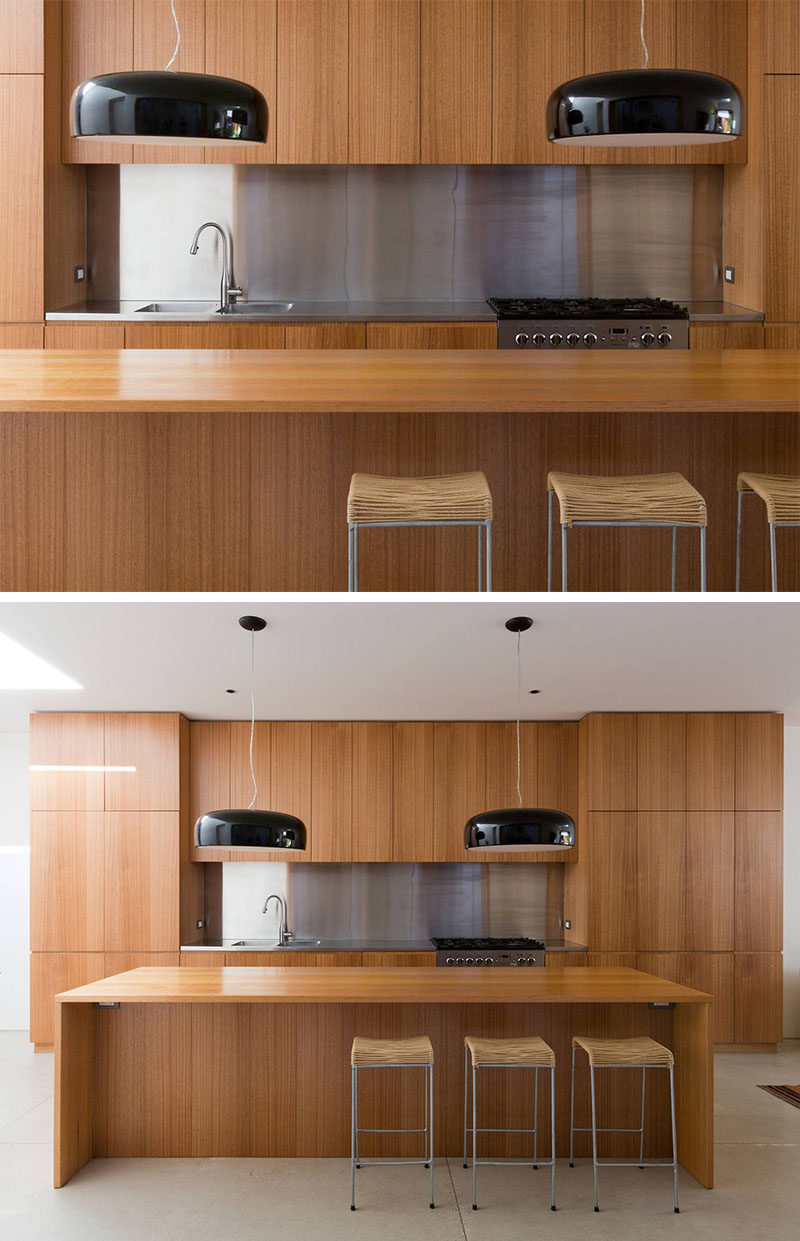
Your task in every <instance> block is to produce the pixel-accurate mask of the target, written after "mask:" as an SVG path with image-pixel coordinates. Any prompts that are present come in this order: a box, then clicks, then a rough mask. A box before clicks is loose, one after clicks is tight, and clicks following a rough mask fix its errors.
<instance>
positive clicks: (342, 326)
mask: <svg viewBox="0 0 800 1241" xmlns="http://www.w3.org/2000/svg"><path fill="white" fill-rule="evenodd" d="M285 332H286V348H287V349H365V348H366V344H367V329H366V324H364V323H349V322H347V323H287V324H286V328H285Z"/></svg>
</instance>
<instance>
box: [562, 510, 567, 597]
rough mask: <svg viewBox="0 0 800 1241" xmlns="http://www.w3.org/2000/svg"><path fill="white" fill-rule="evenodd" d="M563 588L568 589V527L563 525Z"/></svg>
mask: <svg viewBox="0 0 800 1241" xmlns="http://www.w3.org/2000/svg"><path fill="white" fill-rule="evenodd" d="M561 589H562V591H565V590H566V589H567V527H566V525H562V527H561Z"/></svg>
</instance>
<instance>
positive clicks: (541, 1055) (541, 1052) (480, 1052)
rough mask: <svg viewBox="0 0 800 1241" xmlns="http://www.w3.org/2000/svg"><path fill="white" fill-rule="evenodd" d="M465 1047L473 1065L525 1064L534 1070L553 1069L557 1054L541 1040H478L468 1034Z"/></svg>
mask: <svg viewBox="0 0 800 1241" xmlns="http://www.w3.org/2000/svg"><path fill="white" fill-rule="evenodd" d="M464 1046H465V1047H468V1048H469V1052H470V1056H471V1057H472V1063H473V1064H474V1065H475V1066H476V1067H479V1066H480V1065H482V1064H483V1065H487V1064H509V1065H511V1064H524V1065H526V1066H529V1067H532V1068H537V1067H538V1068H546V1069H549V1068H552V1067H553V1065H554V1064H555V1062H556V1057H555V1052H554V1051H553V1049H552V1047H548V1045H547V1043H545V1041H544V1039H541V1038H535V1037H534V1038H476V1037H475V1036H474V1035H473V1034H468V1035H467V1036H466V1038H465V1039H464Z"/></svg>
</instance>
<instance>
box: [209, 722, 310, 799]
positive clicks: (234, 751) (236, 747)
mask: <svg viewBox="0 0 800 1241" xmlns="http://www.w3.org/2000/svg"><path fill="white" fill-rule="evenodd" d="M283 738H285V740H286V743H287V744H288V745H289V746H290V747H291V746H292V744H293V734H292V733H291V732H289V733H285V734H283V733H281V734H280V739H283ZM272 743H273V736H272V724H271V723H270V722H269V720H256V724H255V728H254V729H253V772H254V773H255V777H256V788H255V789H253V775H252V773H251V771H250V722H249V720H232V721H231V724H230V755H229V758H228V769H229V771H230V792H229V794H228V796H229V800H228V801H227V802H225V803H224V804H225V805H226V806H236V807H237V808H238V807H245V806H249V805H250V802H251V801H252V800H253V793H254V792H256V794H257V795H256V803H255V804H256V807H257V809H259V810H280V809H281V807H280V806H273V804H272V759H273V751H272ZM287 761H288V762H289V763H290V764H291V762H292V761H293V760H292V758H291V755H290V756H289V758H288V760H287ZM220 804H221V803H220ZM290 813H293V812H292V811H290Z"/></svg>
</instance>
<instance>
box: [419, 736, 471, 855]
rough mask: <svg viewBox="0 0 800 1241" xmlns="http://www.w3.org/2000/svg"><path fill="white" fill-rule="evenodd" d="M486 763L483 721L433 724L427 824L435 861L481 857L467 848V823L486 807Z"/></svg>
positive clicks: (428, 853) (429, 853)
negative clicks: (430, 804) (430, 812)
mask: <svg viewBox="0 0 800 1241" xmlns="http://www.w3.org/2000/svg"><path fill="white" fill-rule="evenodd" d="M485 764H486V725H485V724H484V723H482V722H478V723H462V722H459V723H452V724H450V723H440V722H438V721H437V723H435V724H434V726H433V820H432V822H431V823H430V824H429V826H428V831H429V832H431V833H432V835H433V851H432V853H431V852H430V846H429V847H428V852H427V856H428V857H431V858H432V859H433V861H434V862H468V861H475V860H480V859H476V858H475V856H474V853H475V851H474V850H473V851H472V852H467V850H466V849H465V848H464V825H465V824H466V822H467V819H469V818H471V817H472V815H474V814H478V813H479V812H480V811H481V810H485V809H486V767H485ZM423 856H425V855H424V854H423ZM418 860H422V859H421V858H419V859H418Z"/></svg>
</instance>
